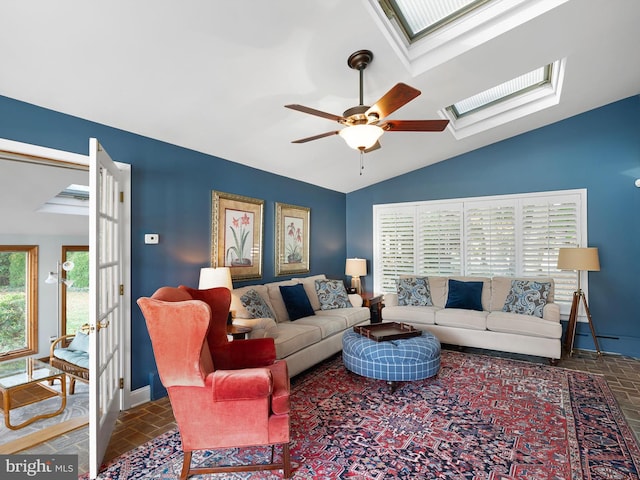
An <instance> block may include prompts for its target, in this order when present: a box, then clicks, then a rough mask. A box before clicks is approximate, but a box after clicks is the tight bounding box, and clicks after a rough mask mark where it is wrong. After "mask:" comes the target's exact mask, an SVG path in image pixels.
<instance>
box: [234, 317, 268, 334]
mask: <svg viewBox="0 0 640 480" xmlns="http://www.w3.org/2000/svg"><path fill="white" fill-rule="evenodd" d="M233 324H234V325H238V326H240V327H249V328H251V332H249V338H265V337H273V336H275V334H276V333H277V331H278V324H277V323H276V321H275V320H274V319H273V318H234V319H233Z"/></svg>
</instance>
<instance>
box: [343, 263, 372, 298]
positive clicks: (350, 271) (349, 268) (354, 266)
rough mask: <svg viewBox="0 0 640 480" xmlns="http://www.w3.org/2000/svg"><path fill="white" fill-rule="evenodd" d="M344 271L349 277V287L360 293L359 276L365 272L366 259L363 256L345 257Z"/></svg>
mask: <svg viewBox="0 0 640 480" xmlns="http://www.w3.org/2000/svg"><path fill="white" fill-rule="evenodd" d="M344 273H345V274H347V275H349V276H350V277H351V288H355V290H356V292H357V293H362V284H361V282H360V277H362V276H365V275H366V274H367V261H366V260H365V259H364V258H347V263H346V265H345V269H344Z"/></svg>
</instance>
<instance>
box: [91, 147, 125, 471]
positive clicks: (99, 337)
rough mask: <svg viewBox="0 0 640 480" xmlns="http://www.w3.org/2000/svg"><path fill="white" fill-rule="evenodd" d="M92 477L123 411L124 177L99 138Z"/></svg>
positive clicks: (94, 203) (95, 150) (94, 205)
mask: <svg viewBox="0 0 640 480" xmlns="http://www.w3.org/2000/svg"><path fill="white" fill-rule="evenodd" d="M89 187H90V192H91V194H90V197H89V203H90V216H89V217H90V220H89V258H90V260H89V270H90V273H89V292H90V298H91V305H90V328H91V334H90V335H89V338H90V343H89V347H90V351H89V358H90V365H89V368H90V370H89V374H90V383H89V393H90V400H89V442H90V443H89V462H90V463H89V474H90V477H91V478H92V479H94V478H96V477H97V476H98V470H99V468H100V464H101V462H102V459H103V458H104V454H105V451H106V449H107V446H108V445H109V439H110V438H111V433H112V432H113V429H114V426H115V422H116V420H117V418H118V413H119V411H120V408H121V405H122V392H123V390H122V386H121V385H122V383H121V382H122V380H121V379H122V378H123V371H124V370H123V341H122V340H123V339H122V331H123V318H125V317H124V304H125V302H124V296H123V295H122V288H123V287H122V285H123V281H122V272H123V268H122V261H123V259H122V252H123V242H122V236H123V230H124V229H123V225H122V224H121V223H122V211H123V203H122V193H121V192H122V187H121V172H120V171H119V170H118V167H117V166H116V165H115V163H114V162H113V161H112V160H111V158H109V155H108V154H107V152H106V151H105V150H104V149H103V148H102V146H101V145H100V144H99V143H98V141H97V140H96V139H95V138H92V139H91V140H90V144H89Z"/></svg>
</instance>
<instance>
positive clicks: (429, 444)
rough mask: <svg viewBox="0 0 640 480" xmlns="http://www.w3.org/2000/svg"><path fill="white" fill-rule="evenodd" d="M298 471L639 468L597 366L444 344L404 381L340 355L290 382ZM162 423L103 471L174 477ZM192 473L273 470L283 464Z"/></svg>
mask: <svg viewBox="0 0 640 480" xmlns="http://www.w3.org/2000/svg"><path fill="white" fill-rule="evenodd" d="M291 405H292V418H291V432H292V442H291V455H292V460H293V464H294V478H296V479H343V478H344V479H346V478H348V479H387V478H407V479H436V478H438V479H440V478H442V479H469V480H471V479H473V480H480V479H486V480H508V479H527V480H537V479H554V480H583V479H584V480H595V479H620V480H622V479H624V480H632V479H636V480H638V479H640V476H639V470H640V449H639V447H638V443H637V441H636V439H635V437H634V436H633V433H632V432H631V430H630V428H629V426H628V425H627V423H626V421H625V419H624V417H623V415H622V413H621V411H620V409H619V407H618V406H617V404H616V402H615V399H614V397H613V395H612V393H611V390H610V389H609V387H608V385H607V384H606V382H605V380H604V378H602V377H600V376H597V375H592V374H587V373H582V372H576V371H571V370H565V369H562V368H557V367H548V366H545V365H539V364H533V363H528V362H522V361H514V360H508V359H501V358H495V357H488V356H484V355H475V354H465V353H459V352H452V351H443V352H442V367H441V370H440V373H439V374H438V376H437V377H435V378H431V379H427V380H422V381H417V382H408V383H404V384H402V385H401V386H400V387H399V388H398V389H397V390H396V391H395V392H394V393H391V392H390V390H389V388H388V387H387V385H386V384H385V382H383V381H379V380H371V379H367V378H363V377H360V376H357V375H354V374H351V373H349V372H347V371H346V370H345V368H344V367H343V365H342V359H341V357H340V356H337V357H334V358H332V359H330V360H328V361H326V362H324V363H322V364H320V365H319V366H317V367H315V368H314V369H312V370H310V371H309V372H307V373H305V374H303V375H301V376H299V377H297V378H295V379H294V381H293V385H292V400H291ZM268 452H269V449H264V448H251V449H232V450H225V451H207V452H200V453H197V454H196V453H194V456H193V459H192V462H197V463H198V464H201V465H204V464H214V463H218V464H237V463H242V462H246V461H254V462H255V461H264V462H267V461H268V460H267V459H268ZM181 464H182V452H181V446H180V435H179V434H178V432H177V431H172V432H168V433H166V434H164V435H162V436H160V437H158V438H156V439H155V440H154V441H152V442H149V443H147V444H146V445H143V446H141V447H140V448H138V449H136V450H133V451H131V452H129V453H127V454H125V455H123V456H121V457H119V458H117V459H116V460H115V461H114V462H112V463H110V464H108V465H106V466H105V467H104V470H103V471H102V473H101V474H100V476H99V478H102V479H120V480H123V479H141V478H154V479H173V478H177V477H178V475H179V473H180V469H181ZM191 478H194V479H196V478H199V479H214V478H225V479H227V478H237V479H246V478H251V479H265V478H281V471H276V472H259V473H253V474H252V473H238V474H236V475H202V476H194V477H191Z"/></svg>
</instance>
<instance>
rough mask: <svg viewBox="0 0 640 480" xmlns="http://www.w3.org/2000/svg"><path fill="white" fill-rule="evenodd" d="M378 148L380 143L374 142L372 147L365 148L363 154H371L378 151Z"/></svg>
mask: <svg viewBox="0 0 640 480" xmlns="http://www.w3.org/2000/svg"><path fill="white" fill-rule="evenodd" d="M380 147H382V145H380V142H379V141H378V142H376V143H374V144H373V146H371V147H369V148H367V149H366V150H365V151H364V153H369V152H373V151H374V150H378V149H379V148H380Z"/></svg>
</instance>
